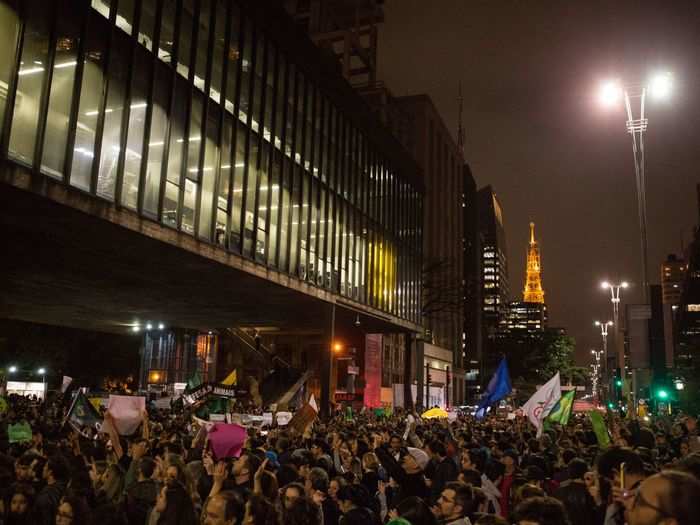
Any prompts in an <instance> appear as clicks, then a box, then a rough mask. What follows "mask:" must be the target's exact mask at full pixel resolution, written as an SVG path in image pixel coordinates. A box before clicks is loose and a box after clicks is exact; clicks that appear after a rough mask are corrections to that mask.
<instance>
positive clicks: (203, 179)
mask: <svg viewBox="0 0 700 525" xmlns="http://www.w3.org/2000/svg"><path fill="white" fill-rule="evenodd" d="M0 41H1V43H2V46H0V64H1V65H2V66H0V86H3V87H2V91H0V92H1V93H2V96H0V123H2V128H1V129H0V160H1V162H2V164H1V169H0V183H1V184H0V187H1V193H0V197H1V199H2V204H3V206H2V209H3V212H2V214H3V215H2V225H3V234H4V235H5V239H6V240H7V242H8V244H10V245H12V249H11V250H10V251H9V252H8V253H7V254H6V257H4V258H3V259H4V261H3V268H2V269H3V274H4V276H5V278H6V280H7V282H8V283H9V284H8V286H7V287H6V289H5V291H6V299H7V301H6V302H5V303H4V306H3V308H2V311H0V315H4V316H12V317H13V318H17V319H24V320H29V321H36V322H49V323H52V324H66V325H70V326H83V327H89V328H92V329H96V330H104V331H129V330H132V329H136V330H139V331H140V332H139V333H140V334H142V333H143V331H144V330H145V329H146V325H147V324H156V323H158V322H160V321H162V322H164V323H165V324H166V325H167V326H169V327H182V328H184V329H196V330H200V331H202V332H203V333H208V331H209V330H210V329H211V328H222V329H223V328H227V327H232V326H233V327H247V328H251V329H252V328H256V329H258V328H267V329H274V330H279V331H282V332H285V333H289V332H290V331H294V330H307V333H308V331H309V330H311V331H314V332H315V333H316V334H317V336H316V338H315V339H314V340H313V341H312V340H310V339H309V340H305V339H301V340H300V342H299V345H300V347H302V348H303V349H304V350H303V351H305V352H309V353H310V354H313V355H315V356H316V359H309V361H308V362H309V363H310V366H317V367H318V369H317V371H316V375H315V377H316V380H317V381H320V382H321V385H320V388H321V394H322V395H323V397H324V409H325V407H326V406H327V403H326V402H327V401H329V390H328V387H327V385H326V386H325V387H324V384H323V381H326V380H327V378H328V374H327V373H325V372H323V370H327V369H328V366H329V365H328V360H329V359H330V357H329V355H328V353H329V352H328V349H329V347H330V338H332V337H333V334H335V335H338V334H343V330H345V331H346V333H347V334H348V335H347V337H348V338H349V339H350V338H352V337H353V335H352V334H350V332H351V331H352V330H353V329H354V328H353V326H354V322H355V320H356V319H357V320H358V321H360V322H362V326H363V329H365V330H376V331H379V332H396V333H403V334H409V335H410V334H415V333H418V332H420V324H421V322H422V313H421V308H420V305H421V296H420V293H421V290H420V282H421V269H422V263H421V253H422V250H423V237H422V235H423V231H422V230H423V228H422V221H423V206H422V203H423V181H422V175H421V171H420V168H419V167H418V165H417V164H416V163H415V161H414V160H413V159H412V158H411V156H410V155H409V154H408V153H406V152H405V150H404V148H403V147H402V146H401V145H400V143H399V142H398V141H397V140H396V139H395V138H394V137H393V136H392V135H391V134H390V133H389V132H388V131H387V130H386V129H385V128H384V127H383V126H382V125H381V124H380V123H379V122H378V121H377V119H376V117H375V116H374V115H372V113H371V112H370V111H369V110H368V109H367V108H366V105H365V104H364V103H363V101H362V100H361V99H360V98H359V97H358V96H357V94H356V93H355V92H354V91H353V90H352V88H351V87H350V85H349V84H348V83H347V81H346V80H345V79H344V78H343V77H342V75H340V74H339V73H338V71H337V65H336V64H335V63H331V62H329V60H328V59H327V57H326V56H325V55H324V54H323V53H321V52H320V51H319V49H317V48H316V47H315V46H314V45H313V43H312V42H311V41H310V40H309V39H308V38H307V37H306V36H305V35H301V34H300V33H299V32H298V31H297V29H296V28H295V25H294V23H293V21H292V20H291V19H290V18H289V16H288V15H287V14H286V12H285V11H284V10H283V9H282V7H281V6H280V5H279V3H278V2H275V1H273V0H263V1H252V0H240V1H237V0H202V1H196V0H173V1H172V2H159V1H156V0H142V1H139V2H126V1H123V2H108V1H103V0H93V1H92V2H91V3H88V2H85V1H79V0H66V1H62V2H58V1H45V0H41V1H40V0H26V1H22V2H19V1H9V0H2V1H0ZM454 163H456V160H454ZM455 200H458V197H455ZM139 336H142V335H139ZM409 338H410V337H409ZM191 346H192V345H190V347H191ZM173 373H174V372H173Z"/></svg>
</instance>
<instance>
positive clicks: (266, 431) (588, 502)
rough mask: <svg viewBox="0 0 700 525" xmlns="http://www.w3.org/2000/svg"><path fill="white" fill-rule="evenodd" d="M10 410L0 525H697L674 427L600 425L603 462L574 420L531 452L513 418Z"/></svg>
mask: <svg viewBox="0 0 700 525" xmlns="http://www.w3.org/2000/svg"><path fill="white" fill-rule="evenodd" d="M76 399H77V398H76ZM7 401H8V406H9V410H7V411H6V413H5V414H0V422H1V423H2V424H3V425H4V427H5V428H7V425H8V424H13V425H14V424H16V423H17V424H19V426H18V427H17V428H19V431H18V430H17V429H15V430H13V432H14V433H13V434H12V442H10V440H9V439H5V440H3V439H2V434H1V433H0V525H24V524H38V525H43V524H53V523H57V524H59V525H61V524H68V523H71V524H79V523H86V524H90V525H125V524H129V525H160V524H168V525H170V524H175V525H193V524H195V523H204V524H207V525H223V524H227V525H231V524H247V525H280V524H285V525H286V524H293V525H295V524H299V525H302V524H303V525H307V524H308V525H354V524H361V525H379V524H382V523H396V524H401V525H435V524H440V525H448V524H449V525H457V524H459V525H467V524H496V525H502V523H503V521H501V520H502V519H506V520H509V521H507V522H508V523H515V524H518V525H522V524H528V525H534V524H539V525H588V524H591V525H624V524H627V525H652V524H656V523H660V522H662V523H667V524H676V525H684V524H686V523H687V524H691V523H692V524H697V523H700V517H698V515H697V513H698V510H697V509H696V507H698V505H697V502H698V501H700V492H698V490H699V488H698V487H700V481H699V480H698V476H700V453H692V452H690V450H691V447H690V444H691V443H693V442H694V440H697V436H696V434H695V433H696V432H697V427H696V424H695V419H694V418H689V417H687V416H683V417H679V418H677V419H675V420H672V419H670V418H651V420H650V421H644V420H636V419H634V418H627V419H624V418H621V417H619V416H607V417H606V418H603V424H604V428H603V432H607V433H609V436H610V441H611V442H612V443H613V444H612V446H608V444H607V443H603V442H601V441H599V440H600V439H604V438H601V435H600V430H601V428H600V426H598V427H597V428H596V427H595V426H594V424H593V422H592V420H591V418H590V417H588V416H586V415H583V416H577V415H574V416H572V417H571V421H569V422H568V424H566V425H559V424H553V425H550V426H548V427H547V428H544V429H542V433H541V436H540V437H536V433H537V430H539V429H536V428H534V427H533V426H532V425H531V424H530V422H529V421H527V420H526V419H524V418H521V417H518V416H516V417H515V418H506V417H504V416H503V415H501V414H493V415H489V416H487V417H484V418H482V419H479V420H477V419H475V418H473V417H472V416H471V415H467V414H459V415H457V416H456V417H453V418H451V420H450V421H449V422H448V421H447V420H445V419H437V420H435V419H433V420H431V419H421V418H420V417H418V414H416V413H412V414H408V413H407V412H404V411H402V410H400V409H396V410H395V411H394V413H393V414H391V415H385V414H384V415H382V414H375V413H374V411H371V410H361V409H358V410H353V411H346V410H339V411H338V412H337V414H336V415H335V416H333V417H332V418H330V419H328V420H326V421H323V422H321V421H319V420H318V419H316V420H315V421H313V420H310V421H309V422H308V424H306V423H304V426H302V427H298V426H296V424H297V423H289V424H288V425H278V424H276V423H273V424H269V423H266V424H265V425H262V424H261V423H259V422H257V423H247V424H246V425H245V427H243V426H236V425H230V426H222V427H216V426H214V425H215V424H214V423H213V422H210V421H207V420H206V416H205V415H202V412H201V411H200V407H201V406H202V405H203V404H204V403H206V400H204V401H203V402H201V403H199V404H197V403H195V404H193V405H192V406H180V407H178V406H177V404H172V406H171V408H169V409H157V408H155V407H151V408H150V413H146V412H144V411H139V410H140V409H138V408H134V410H132V411H131V412H130V413H129V411H126V413H127V414H130V415H128V416H126V417H127V419H128V418H130V419H129V421H130V425H131V430H130V432H131V433H130V434H124V435H120V434H119V430H118V429H119V428H122V431H123V428H124V421H125V420H123V419H122V418H124V417H125V416H124V413H125V412H123V411H122V412H120V411H118V410H117V411H116V412H115V413H114V414H113V413H112V412H111V410H112V408H110V410H109V411H107V412H106V413H105V414H101V413H96V415H95V414H93V416H94V417H93V418H92V419H90V418H86V417H84V416H85V413H86V412H90V410H91V409H90V408H89V407H88V406H87V405H90V403H89V402H88V401H87V400H86V399H80V403H82V404H81V405H80V406H81V407H82V411H81V414H82V416H81V417H82V419H79V418H77V417H76V416H75V414H74V413H73V412H71V411H70V410H69V409H70V408H71V407H72V406H74V405H75V403H74V399H72V398H71V396H68V398H67V399H66V400H62V399H61V397H60V396H56V397H55V398H53V399H49V400H47V401H45V402H40V401H34V400H28V399H27V398H23V397H20V396H8V398H7ZM127 401H128V399H127ZM137 405H138V404H137V403H134V406H137ZM90 406H92V405H90ZM355 408H357V407H355ZM234 409H235V410H251V409H249V408H243V407H241V405H240V404H236V405H234ZM228 410H229V411H230V410H231V407H230V406H229V408H228ZM256 410H257V412H258V413H259V412H260V410H258V409H256ZM197 414H199V415H197ZM295 414H296V412H295ZM312 414H313V412H312ZM88 415H89V414H88ZM200 416H201V417H203V418H205V419H201V418H200ZM23 422H26V424H27V426H26V427H25V426H24V423H23ZM96 423H100V424H102V423H105V426H104V427H101V425H98V424H96ZM216 425H220V424H219V423H216ZM234 427H235V428H234ZM217 429H218V430H217ZM228 431H231V432H232V433H231V434H230V436H236V437H235V438H234V437H230V439H229V437H227V438H226V439H224V441H223V442H219V441H220V438H221V436H222V435H223V436H229V434H226V432H228ZM217 432H219V434H218V435H217ZM221 432H223V433H221ZM686 452H688V453H687V454H686Z"/></svg>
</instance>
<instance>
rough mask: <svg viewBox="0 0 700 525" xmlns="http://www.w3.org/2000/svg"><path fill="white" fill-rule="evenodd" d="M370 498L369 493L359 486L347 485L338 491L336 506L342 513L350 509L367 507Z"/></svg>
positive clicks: (362, 486)
mask: <svg viewBox="0 0 700 525" xmlns="http://www.w3.org/2000/svg"><path fill="white" fill-rule="evenodd" d="M370 501H371V497H370V495H369V492H368V491H367V489H366V488H365V487H364V485H360V484H348V485H346V486H345V487H343V488H342V489H340V491H338V506H339V507H340V510H341V511H342V512H343V513H348V512H350V511H351V510H352V509H355V508H361V507H369V506H370V505H371V503H370Z"/></svg>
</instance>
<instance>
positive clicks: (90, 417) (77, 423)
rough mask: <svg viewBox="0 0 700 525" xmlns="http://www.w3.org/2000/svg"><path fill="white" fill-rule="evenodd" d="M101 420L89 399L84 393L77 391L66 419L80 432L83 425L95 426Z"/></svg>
mask: <svg viewBox="0 0 700 525" xmlns="http://www.w3.org/2000/svg"><path fill="white" fill-rule="evenodd" d="M101 420H102V417H101V416H100V413H99V412H98V411H97V410H96V409H95V407H94V406H93V405H92V403H91V402H90V400H89V399H88V398H87V397H85V394H83V393H82V392H78V393H77V394H76V396H75V399H74V400H73V404H72V405H71V407H70V409H69V410H68V414H66V421H68V423H70V425H71V426H72V427H73V428H74V429H76V430H77V431H79V432H80V431H82V429H83V428H85V427H89V428H96V427H97V426H98V424H99V423H100V421H101Z"/></svg>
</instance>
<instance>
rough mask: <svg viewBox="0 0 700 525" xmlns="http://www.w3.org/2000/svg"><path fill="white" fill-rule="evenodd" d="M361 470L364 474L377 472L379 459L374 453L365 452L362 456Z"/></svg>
mask: <svg viewBox="0 0 700 525" xmlns="http://www.w3.org/2000/svg"><path fill="white" fill-rule="evenodd" d="M362 470H363V471H365V472H377V471H378V470H379V459H378V458H377V455H376V454H375V453H374V452H367V453H365V454H364V455H363V456H362Z"/></svg>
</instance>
